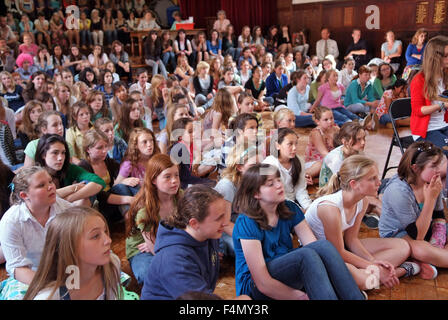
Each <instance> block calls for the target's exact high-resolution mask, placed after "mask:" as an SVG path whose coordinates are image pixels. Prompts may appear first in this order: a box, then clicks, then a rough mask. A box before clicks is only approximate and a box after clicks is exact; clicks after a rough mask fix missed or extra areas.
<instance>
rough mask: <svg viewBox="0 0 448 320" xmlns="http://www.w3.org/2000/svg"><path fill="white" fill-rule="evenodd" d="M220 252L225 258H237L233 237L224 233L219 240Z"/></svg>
mask: <svg viewBox="0 0 448 320" xmlns="http://www.w3.org/2000/svg"><path fill="white" fill-rule="evenodd" d="M219 251H220V252H222V253H223V254H224V255H225V256H230V257H235V247H234V245H233V239H232V236H229V235H228V234H227V233H223V234H222V237H221V238H220V239H219Z"/></svg>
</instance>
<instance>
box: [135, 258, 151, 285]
mask: <svg viewBox="0 0 448 320" xmlns="http://www.w3.org/2000/svg"><path fill="white" fill-rule="evenodd" d="M153 258H154V256H153V255H152V254H151V253H149V252H141V253H137V254H136V255H135V256H133V257H132V258H130V259H129V264H130V265H131V269H132V273H133V274H134V276H135V279H137V282H138V284H143V281H144V279H145V277H146V275H147V274H148V273H149V267H150V266H151V262H152V259H153Z"/></svg>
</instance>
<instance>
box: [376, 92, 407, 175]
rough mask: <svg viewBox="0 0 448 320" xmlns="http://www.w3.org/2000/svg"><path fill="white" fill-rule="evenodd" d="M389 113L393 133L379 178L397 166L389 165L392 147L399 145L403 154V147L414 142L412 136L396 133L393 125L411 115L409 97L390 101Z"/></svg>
mask: <svg viewBox="0 0 448 320" xmlns="http://www.w3.org/2000/svg"><path fill="white" fill-rule="evenodd" d="M389 115H390V117H391V119H392V128H393V130H394V134H393V136H392V140H391V141H390V147H389V153H388V154H387V159H386V163H385V165H384V170H383V176H382V177H381V180H383V179H384V177H385V176H386V173H387V171H388V170H390V169H394V168H398V167H397V166H391V167H388V165H389V160H390V155H391V154H392V148H393V147H394V146H395V147H399V148H400V151H401V154H402V155H403V153H404V151H405V149H407V148H408V147H409V146H410V145H411V144H412V143H414V139H413V138H412V136H405V137H400V135H399V134H398V130H397V126H396V125H395V121H396V120H401V119H406V118H409V117H410V116H411V98H401V99H397V100H395V101H392V103H391V104H390V107H389Z"/></svg>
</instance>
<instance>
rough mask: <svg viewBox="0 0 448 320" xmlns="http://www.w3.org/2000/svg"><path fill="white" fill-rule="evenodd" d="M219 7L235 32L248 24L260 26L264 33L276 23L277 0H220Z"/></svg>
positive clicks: (238, 31) (238, 32)
mask: <svg viewBox="0 0 448 320" xmlns="http://www.w3.org/2000/svg"><path fill="white" fill-rule="evenodd" d="M221 8H222V9H223V10H224V11H225V12H226V16H227V18H228V19H229V20H230V22H231V23H232V24H233V26H234V27H235V31H236V32H237V34H240V32H241V28H242V27H244V26H245V25H248V26H249V27H250V28H251V30H252V28H253V27H254V26H257V25H258V26H261V27H262V29H263V31H264V33H265V32H266V29H267V28H269V26H271V25H273V24H276V23H277V2H276V1H272V0H221Z"/></svg>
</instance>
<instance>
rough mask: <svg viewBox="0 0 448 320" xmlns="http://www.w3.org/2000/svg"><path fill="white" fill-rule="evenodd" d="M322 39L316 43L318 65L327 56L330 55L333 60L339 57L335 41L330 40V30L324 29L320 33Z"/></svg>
mask: <svg viewBox="0 0 448 320" xmlns="http://www.w3.org/2000/svg"><path fill="white" fill-rule="evenodd" d="M320 36H321V38H322V39H320V40H319V41H317V42H316V53H317V57H318V58H319V63H321V62H322V60H323V59H324V58H325V57H326V56H327V55H329V54H331V55H332V56H333V57H334V59H335V60H337V58H338V56H339V49H338V44H337V42H336V41H335V40H333V39H330V30H328V28H326V27H324V28H322V29H321V31H320Z"/></svg>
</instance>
